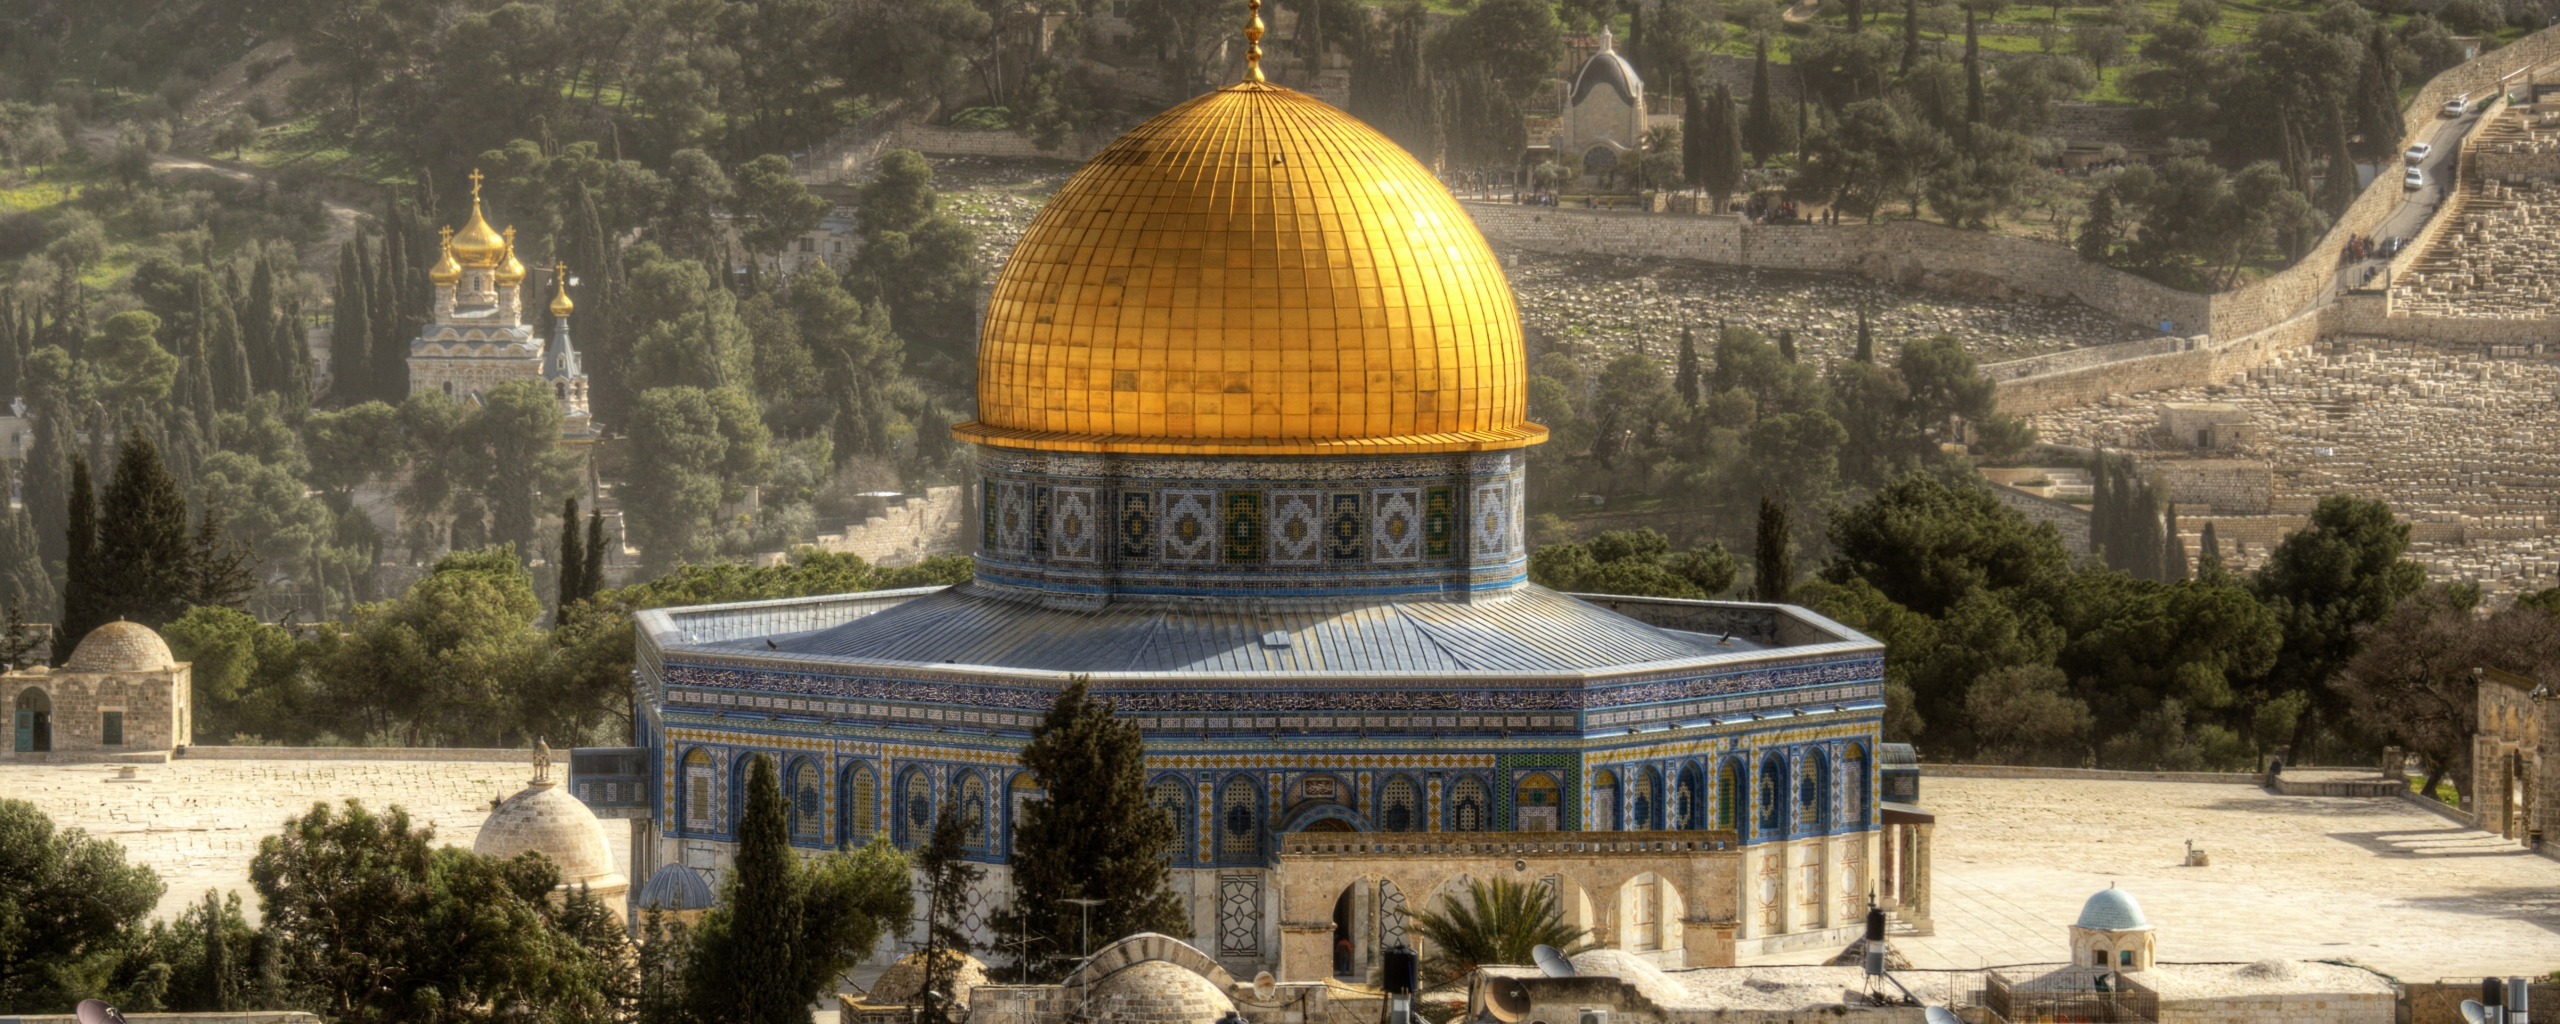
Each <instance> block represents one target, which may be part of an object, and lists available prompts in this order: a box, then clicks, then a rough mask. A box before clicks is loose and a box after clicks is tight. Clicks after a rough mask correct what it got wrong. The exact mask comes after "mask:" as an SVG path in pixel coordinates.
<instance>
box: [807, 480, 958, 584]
mask: <svg viewBox="0 0 2560 1024" xmlns="http://www.w3.org/2000/svg"><path fill="white" fill-rule="evenodd" d="M970 518H971V517H970V514H969V499H968V492H967V491H966V490H965V489H963V488H960V487H957V486H952V487H929V488H926V489H925V492H924V497H922V498H900V499H897V503H896V504H894V505H891V506H889V507H888V509H886V510H885V511H883V512H882V513H881V514H879V515H876V516H870V517H867V518H865V519H863V521H862V522H860V523H857V524H854V525H852V526H848V527H846V528H845V530H844V532H842V533H822V534H819V535H818V539H817V544H816V546H817V548H818V550H820V551H827V552H832V553H836V554H851V555H860V556H861V557H862V559H863V561H866V562H870V563H871V564H873V565H888V566H898V565H914V564H915V563H917V562H919V561H922V560H924V559H927V558H931V557H933V556H935V555H955V554H960V553H963V552H965V551H967V550H968V540H969V538H968V532H967V526H968V523H969V520H970Z"/></svg>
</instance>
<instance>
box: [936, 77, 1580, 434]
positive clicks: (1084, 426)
mask: <svg viewBox="0 0 2560 1024" xmlns="http://www.w3.org/2000/svg"><path fill="white" fill-rule="evenodd" d="M1526 405H1527V402H1526V368H1525V359H1524V357H1523V354H1522V350H1521V338H1520V315H1519V310H1518V308H1517V307H1516V306H1515V305H1514V304H1513V301H1512V296H1511V285H1510V282H1509V281H1508V280H1506V279H1505V278H1504V276H1503V272H1502V265H1501V263H1500V262H1499V261H1498V260H1496V259H1495V258H1494V255H1493V250H1492V249H1491V248H1489V247H1488V246H1486V244H1485V241H1484V236H1482V235H1481V234H1478V233H1477V231H1476V228H1475V223H1474V221H1473V220H1471V219H1470V218H1469V217H1468V216H1467V214H1466V211H1464V210H1462V209H1460V208H1459V206H1458V204H1457V202H1456V201H1455V200H1453V199H1451V198H1450V196H1449V193H1448V190H1447V189H1445V188H1443V187H1442V186H1441V185H1440V183H1439V182H1438V181H1436V180H1434V179H1433V178H1432V176H1431V174H1430V172H1428V171H1426V170H1424V169H1423V168H1422V165H1420V164H1418V163H1415V162H1414V160H1413V158H1412V157H1411V156H1408V155H1406V153H1405V151H1404V150H1403V149H1402V148H1400V147H1398V146H1397V145H1396V144H1395V143H1394V142H1391V141H1388V139H1387V138H1386V137H1385V136H1383V135H1380V134H1378V133H1377V132H1376V131H1375V130H1373V129H1371V128H1370V127H1369V126H1368V125H1366V124H1363V123H1361V122H1360V121H1359V120H1358V119H1355V118H1353V117H1351V116H1350V115H1348V114H1345V113H1343V112H1342V111H1340V110H1338V109H1336V108H1334V107H1332V106H1330V105H1328V104H1326V103H1324V102H1323V101H1321V100H1318V99H1315V98H1314V97H1311V96H1307V95H1304V94H1302V93H1297V92H1293V91H1290V90H1288V89H1283V88H1278V87H1275V86H1271V85H1266V84H1263V83H1261V82H1258V81H1252V80H1248V81H1246V82H1243V83H1241V84H1238V85H1233V86H1229V87H1227V88H1224V89H1220V90H1218V91H1216V92H1212V93H1209V94H1207V95H1205V96H1201V97H1199V98H1197V99H1194V100H1191V101H1190V102H1187V103H1184V104H1182V105H1180V106H1177V107H1174V108H1173V109H1171V110H1168V111H1165V112H1164V113H1162V114H1159V115H1157V116H1156V117H1154V118H1152V119H1150V120H1148V121H1147V122H1146V123H1145V124H1142V125H1139V126H1138V127H1137V128H1136V129H1134V130H1132V131H1130V132H1129V133H1128V134H1127V135H1124V136H1121V137H1120V139H1119V140H1118V141H1115V142H1113V143H1112V144H1111V145H1110V146H1109V147H1107V148H1105V149H1104V150H1103V151H1102V152H1101V153H1100V154H1099V155H1097V156H1095V157H1094V158H1093V160H1092V162H1090V163H1087V164H1086V165H1085V166H1084V168H1083V169H1082V170H1079V171H1078V172H1076V175H1075V176H1074V177H1073V178H1071V179H1069V180H1068V182H1067V184H1066V185H1065V187H1063V188H1061V189H1059V190H1058V193H1057V195H1056V196H1055V197H1054V198H1052V199H1051V200H1050V201H1049V204H1048V206H1047V207H1046V208H1044V209H1042V210H1041V212H1040V215H1039V216H1038V217H1037V218H1036V219H1034V220H1033V221H1032V223H1031V227H1030V229H1029V230H1027V231H1025V232H1024V233H1023V236H1022V240H1021V241H1020V242H1019V243H1017V244H1016V245H1015V246H1014V249H1013V254H1012V256H1011V258H1009V259H1007V260H1006V261H1005V265H1004V271H1003V273H1002V274H1001V275H999V276H998V277H997V278H996V283H995V289H994V293H993V295H992V297H991V299H990V301H989V303H988V306H987V315H986V323H985V327H984V329H983V330H982V332H981V334H980V339H979V347H978V419H977V420H975V421H973V422H969V423H964V424H961V425H959V426H957V427H954V428H953V434H954V435H955V436H957V437H959V438H960V439H961V440H964V441H971V442H976V443H979V444H988V445H998V446H1004V447H1012V448H1032V449H1043V450H1052V451H1089V452H1132V453H1147V452H1156V453H1181V454H1194V455H1215V454H1239V455H1242V454H1270V455H1282V454H1334V453H1362V454H1395V453H1421V452H1450V451H1484V450H1494V449H1505V448H1518V447H1523V446H1526V445H1531V444H1536V443H1538V442H1539V441H1542V440H1544V439H1545V438H1546V433H1547V431H1546V428H1544V427H1541V426H1538V425H1536V424H1533V423H1530V422H1528V421H1527V416H1526V411H1527V410H1526Z"/></svg>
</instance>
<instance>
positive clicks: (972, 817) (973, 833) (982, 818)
mask: <svg viewBox="0 0 2560 1024" xmlns="http://www.w3.org/2000/svg"><path fill="white" fill-rule="evenodd" d="M960 845H962V846H966V847H968V848H970V849H972V850H983V849H986V848H987V780H986V778H985V777H984V776H981V775H979V774H978V773H976V772H970V773H969V774H967V775H963V776H961V777H960Z"/></svg>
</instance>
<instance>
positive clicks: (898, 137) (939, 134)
mask: <svg viewBox="0 0 2560 1024" xmlns="http://www.w3.org/2000/svg"><path fill="white" fill-rule="evenodd" d="M1110 141H1111V140H1109V139H1105V138H1102V137H1100V136H1096V135H1091V134H1086V135H1073V136H1069V137H1068V138H1067V140H1066V141H1065V142H1062V143H1060V144H1059V145H1058V148H1056V149H1042V148H1040V147H1039V145H1037V144H1035V143H1033V142H1032V141H1031V139H1030V137H1029V136H1026V135H1023V134H1022V133H1021V132H1010V131H981V130H977V129H971V128H938V127H934V126H932V125H919V124H903V125H899V126H898V130H897V131H895V132H893V133H891V134H890V136H889V142H888V147H887V148H890V149H912V150H915V151H916V152H918V153H923V154H925V155H927V156H984V157H1001V158H1004V159H1009V160H1066V161H1071V162H1074V163H1079V164H1081V163H1083V162H1085V161H1087V160H1091V159H1093V155H1094V154H1095V153H1099V152H1102V147H1103V146H1104V145H1106V144H1108V143H1109V142H1110Z"/></svg>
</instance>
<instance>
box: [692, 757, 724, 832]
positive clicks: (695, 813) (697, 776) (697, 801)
mask: <svg viewBox="0 0 2560 1024" xmlns="http://www.w3.org/2000/svg"><path fill="white" fill-rule="evenodd" d="M716 806H718V804H717V803H716V802H714V800H713V798H712V795H711V755H710V754H707V753H704V752H703V750H702V748H701V747H695V748H693V749H692V750H688V751H686V752H685V755H684V830H685V831H687V832H709V831H711V809H712V808H713V807H716Z"/></svg>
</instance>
